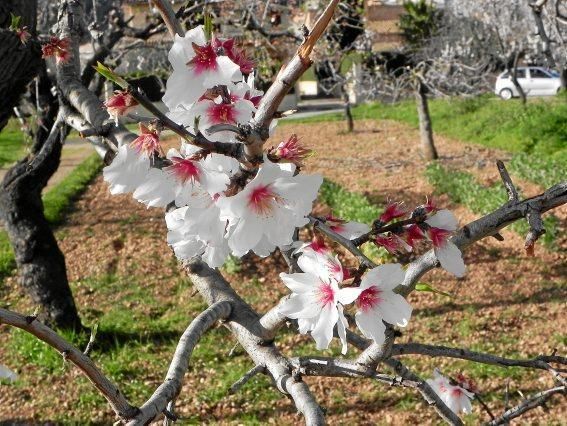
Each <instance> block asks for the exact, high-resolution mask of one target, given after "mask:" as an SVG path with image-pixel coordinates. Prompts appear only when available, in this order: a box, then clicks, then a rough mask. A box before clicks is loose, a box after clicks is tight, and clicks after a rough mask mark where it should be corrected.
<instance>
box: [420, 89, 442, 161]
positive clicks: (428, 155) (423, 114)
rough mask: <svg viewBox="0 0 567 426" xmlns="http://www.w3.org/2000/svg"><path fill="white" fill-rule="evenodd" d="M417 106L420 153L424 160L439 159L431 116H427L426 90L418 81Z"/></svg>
mask: <svg viewBox="0 0 567 426" xmlns="http://www.w3.org/2000/svg"><path fill="white" fill-rule="evenodd" d="M415 99H416V104H417V115H418V117H419V137H420V140H421V152H422V154H423V157H424V158H425V159H426V160H436V159H437V158H439V156H438V155H437V149H435V144H434V142H433V129H432V127H431V115H430V114H429V103H428V101H427V88H426V87H425V85H424V84H423V83H422V82H421V81H419V82H418V83H417V87H416V90H415Z"/></svg>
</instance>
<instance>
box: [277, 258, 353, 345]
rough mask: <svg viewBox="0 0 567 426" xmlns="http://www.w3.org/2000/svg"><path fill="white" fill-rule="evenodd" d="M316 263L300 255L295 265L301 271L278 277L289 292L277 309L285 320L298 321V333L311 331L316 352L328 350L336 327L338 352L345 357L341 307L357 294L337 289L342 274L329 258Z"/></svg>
mask: <svg viewBox="0 0 567 426" xmlns="http://www.w3.org/2000/svg"><path fill="white" fill-rule="evenodd" d="M319 260H320V259H317V258H315V257H311V256H301V257H300V258H299V260H298V264H299V267H300V268H301V269H302V270H303V271H304V272H302V273H296V274H285V273H281V274H280V278H281V279H282V281H283V282H284V284H285V285H286V286H287V287H288V288H289V289H290V290H291V291H292V294H291V296H290V297H289V299H287V300H286V301H285V302H284V304H283V305H282V306H281V307H280V312H281V313H282V314H283V315H285V316H287V317H288V318H292V319H297V320H298V322H299V331H300V333H302V334H306V333H307V332H309V331H311V336H312V337H313V339H315V342H316V343H317V349H327V348H328V347H329V343H330V342H331V339H332V338H333V329H334V327H335V324H336V325H337V328H338V332H339V337H340V338H341V341H342V353H343V354H345V353H346V351H347V346H346V327H347V326H348V323H347V321H346V318H345V317H344V314H343V308H342V305H347V304H349V303H352V302H353V301H354V299H356V297H357V295H358V291H356V290H357V289H353V288H344V289H340V288H339V286H338V281H337V278H340V279H342V275H343V273H342V267H341V265H340V262H338V259H333V258H331V257H329V259H328V261H329V262H328V263H327V264H325V263H322V262H319ZM337 267H338V269H340V271H339V270H338V269H337ZM353 290H354V291H353Z"/></svg>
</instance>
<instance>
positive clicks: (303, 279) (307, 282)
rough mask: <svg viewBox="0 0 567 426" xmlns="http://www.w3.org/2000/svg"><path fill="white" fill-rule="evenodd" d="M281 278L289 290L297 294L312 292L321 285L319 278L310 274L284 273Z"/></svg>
mask: <svg viewBox="0 0 567 426" xmlns="http://www.w3.org/2000/svg"><path fill="white" fill-rule="evenodd" d="M280 278H281V279H282V281H283V283H284V284H285V285H286V287H287V288H289V289H290V290H291V291H292V292H293V293H297V294H301V293H308V292H311V291H313V290H314V289H315V286H316V285H317V284H319V279H318V278H317V276H316V275H312V274H308V273H296V274H286V273H284V272H282V273H280Z"/></svg>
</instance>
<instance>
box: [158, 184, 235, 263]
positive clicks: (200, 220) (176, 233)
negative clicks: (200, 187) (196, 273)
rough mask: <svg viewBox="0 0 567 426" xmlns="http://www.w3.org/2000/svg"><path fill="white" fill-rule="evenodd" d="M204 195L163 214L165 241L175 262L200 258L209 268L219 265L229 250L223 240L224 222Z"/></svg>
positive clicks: (211, 202) (215, 207)
mask: <svg viewBox="0 0 567 426" xmlns="http://www.w3.org/2000/svg"><path fill="white" fill-rule="evenodd" d="M219 215H220V211H219V209H218V207H217V203H216V202H215V201H214V199H213V198H211V197H210V196H209V195H208V194H201V196H199V197H194V198H192V199H191V200H189V205H188V206H186V207H182V208H179V209H176V210H173V211H172V212H169V213H167V214H166V215H165V221H166V224H167V228H168V230H169V232H168V233H167V242H168V244H169V245H171V247H172V248H173V251H174V252H175V255H176V256H177V257H178V258H179V259H192V258H194V257H198V256H200V257H201V258H202V259H203V261H204V262H205V263H207V265H209V266H210V267H211V268H217V267H219V266H222V265H223V264H224V262H225V260H226V258H227V257H228V254H229V248H228V243H227V240H226V239H225V238H224V233H225V227H226V221H223V220H221V219H220V217H219Z"/></svg>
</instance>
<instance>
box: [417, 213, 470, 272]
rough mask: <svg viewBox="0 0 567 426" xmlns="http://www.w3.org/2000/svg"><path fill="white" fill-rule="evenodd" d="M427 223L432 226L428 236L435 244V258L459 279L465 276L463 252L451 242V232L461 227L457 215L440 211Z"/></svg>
mask: <svg viewBox="0 0 567 426" xmlns="http://www.w3.org/2000/svg"><path fill="white" fill-rule="evenodd" d="M425 222H426V223H427V224H428V225H429V226H430V228H429V229H428V230H427V236H428V237H429V239H430V240H431V242H432V243H433V250H434V251H435V256H437V259H439V263H441V266H442V267H443V269H445V270H446V271H448V272H451V273H452V274H454V275H456V276H457V277H462V276H463V275H465V270H466V268H465V262H463V255H462V253H461V250H459V248H458V247H457V246H456V245H455V244H453V243H452V242H451V241H449V237H450V235H451V232H452V231H455V230H456V229H457V227H458V226H459V224H458V222H457V218H456V217H455V215H454V214H453V213H452V212H450V211H449V210H439V211H438V212H437V213H435V214H434V215H433V216H431V217H430V218H429V219H427V220H426V221H425Z"/></svg>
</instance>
